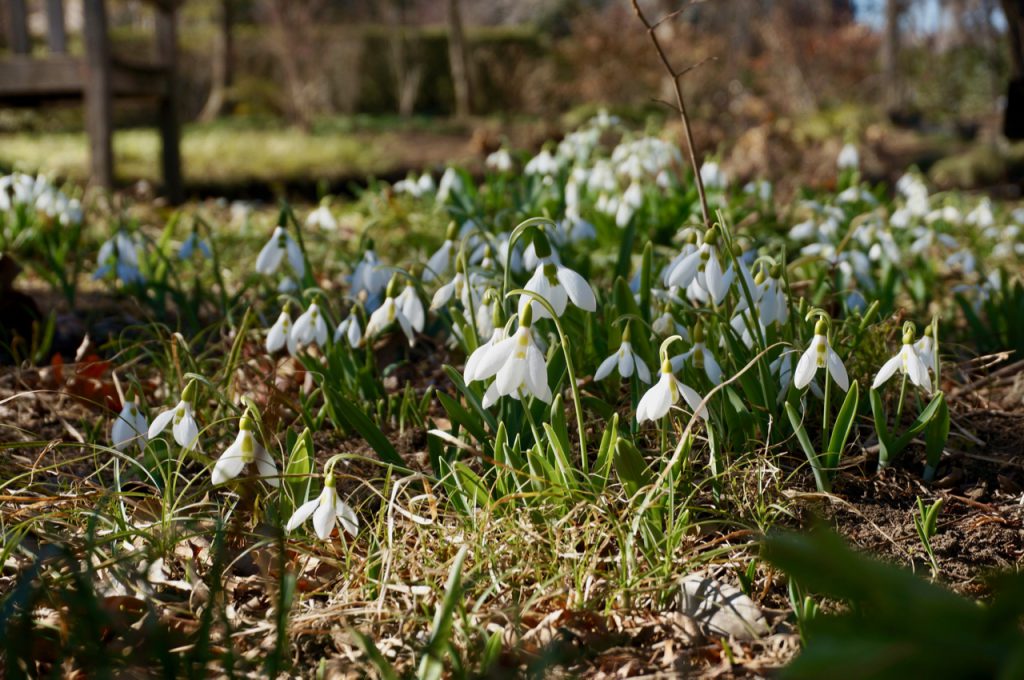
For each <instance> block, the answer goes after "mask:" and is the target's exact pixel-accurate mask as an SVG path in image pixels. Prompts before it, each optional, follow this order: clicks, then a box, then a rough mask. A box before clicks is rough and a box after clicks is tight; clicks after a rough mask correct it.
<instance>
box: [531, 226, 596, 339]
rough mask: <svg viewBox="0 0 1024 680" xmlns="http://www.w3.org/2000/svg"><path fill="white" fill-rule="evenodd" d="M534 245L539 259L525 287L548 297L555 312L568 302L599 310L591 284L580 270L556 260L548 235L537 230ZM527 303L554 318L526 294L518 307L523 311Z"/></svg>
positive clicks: (559, 312) (536, 311)
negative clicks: (581, 274)
mask: <svg viewBox="0 0 1024 680" xmlns="http://www.w3.org/2000/svg"><path fill="white" fill-rule="evenodd" d="M533 245H534V250H535V251H536V253H537V259H538V264H537V269H536V270H534V272H533V276H531V277H530V280H529V281H527V282H526V285H525V286H524V288H525V289H526V290H528V291H531V292H533V293H536V294H537V295H539V296H540V297H542V298H544V299H545V300H547V301H548V304H550V305H551V308H552V309H553V310H554V312H555V315H556V316H562V314H563V313H565V308H566V305H567V304H568V303H569V302H572V303H573V304H574V305H576V306H577V307H579V308H580V309H583V310H585V311H588V312H593V311H596V310H597V298H596V297H595V296H594V291H593V290H592V289H591V288H590V284H589V283H587V280H586V279H584V278H583V277H582V276H580V275H579V274H578V273H576V272H574V271H573V270H572V269H569V268H568V267H565V266H563V265H561V264H559V263H558V262H557V261H555V260H554V258H553V255H552V252H551V244H550V243H549V242H548V239H547V237H546V236H544V234H542V233H540V232H539V231H538V232H537V235H536V236H535V237H534V241H533ZM526 307H532V308H533V314H534V316H535V317H536V318H538V319H545V318H547V319H549V318H551V313H550V312H548V310H547V309H546V308H545V307H544V305H542V304H540V303H539V302H537V301H536V300H533V299H532V296H526V295H524V296H522V297H521V298H520V299H519V311H520V312H522V310H523V309H524V308H526Z"/></svg>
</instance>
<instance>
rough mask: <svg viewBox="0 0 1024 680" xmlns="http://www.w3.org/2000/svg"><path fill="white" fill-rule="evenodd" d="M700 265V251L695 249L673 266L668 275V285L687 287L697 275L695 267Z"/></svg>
mask: <svg viewBox="0 0 1024 680" xmlns="http://www.w3.org/2000/svg"><path fill="white" fill-rule="evenodd" d="M699 266H700V251H699V250H695V251H693V252H692V253H690V254H689V255H687V256H686V257H684V258H683V260H682V261H681V262H680V263H679V264H677V265H676V266H675V268H674V269H673V270H672V271H671V272H670V273H669V275H668V285H669V286H678V287H680V288H686V287H688V286H689V285H690V284H691V283H692V282H693V279H694V277H695V276H697V269H698V267H699Z"/></svg>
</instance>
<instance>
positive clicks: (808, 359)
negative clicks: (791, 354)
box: [793, 340, 818, 390]
mask: <svg viewBox="0 0 1024 680" xmlns="http://www.w3.org/2000/svg"><path fill="white" fill-rule="evenodd" d="M817 353H818V348H817V341H816V340H812V341H811V346H810V347H808V348H807V349H806V350H805V351H804V353H803V354H801V355H800V361H798V362H797V364H796V371H794V372H793V385H794V387H796V388H797V389H798V390H802V389H803V388H805V387H807V385H809V384H810V382H811V380H813V379H814V373H815V372H816V371H817V370H818V366H817V362H816V360H817Z"/></svg>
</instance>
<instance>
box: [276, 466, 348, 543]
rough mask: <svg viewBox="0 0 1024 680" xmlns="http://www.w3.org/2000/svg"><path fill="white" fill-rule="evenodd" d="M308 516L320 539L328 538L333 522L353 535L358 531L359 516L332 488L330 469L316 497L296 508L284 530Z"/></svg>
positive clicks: (295, 525)
mask: <svg viewBox="0 0 1024 680" xmlns="http://www.w3.org/2000/svg"><path fill="white" fill-rule="evenodd" d="M310 516H312V517H313V530H314V531H315V532H316V535H317V538H319V539H320V540H321V541H326V540H327V539H328V538H330V536H331V532H332V531H333V530H334V525H335V523H337V524H340V525H341V528H342V529H344V530H345V531H347V532H348V533H350V534H351V535H353V536H355V535H356V534H357V533H358V531H359V518H358V517H356V513H355V511H354V510H352V508H350V507H349V506H348V505H347V504H346V503H344V502H343V501H342V500H341V498H339V497H338V492H337V491H336V490H335V488H334V474H333V473H332V472H330V471H328V472H326V473H325V477H324V490H323V491H321V492H320V495H319V496H318V497H317V498H314V499H313V500H311V501H307V502H305V503H303V504H302V505H300V506H299V507H298V508H296V509H295V513H294V514H293V515H292V516H291V519H289V520H288V524H286V525H285V527H284V530H285V531H288V532H291V531H294V530H295V529H297V528H298V527H299V526H300V525H302V523H303V522H305V521H306V520H307V519H309V518H310Z"/></svg>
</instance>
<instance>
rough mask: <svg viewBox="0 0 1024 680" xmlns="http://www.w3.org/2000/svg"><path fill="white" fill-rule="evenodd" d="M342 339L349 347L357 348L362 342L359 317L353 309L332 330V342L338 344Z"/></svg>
mask: <svg viewBox="0 0 1024 680" xmlns="http://www.w3.org/2000/svg"><path fill="white" fill-rule="evenodd" d="M342 338H345V339H346V340H348V344H349V346H351V347H359V344H360V343H361V342H362V341H363V329H362V326H360V325H359V316H358V315H357V314H356V311H355V310H354V309H353V310H352V311H351V312H349V315H348V316H347V317H345V319H344V320H343V321H342V322H341V323H339V324H338V327H337V328H336V329H335V330H334V342H340V341H341V339H342Z"/></svg>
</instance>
